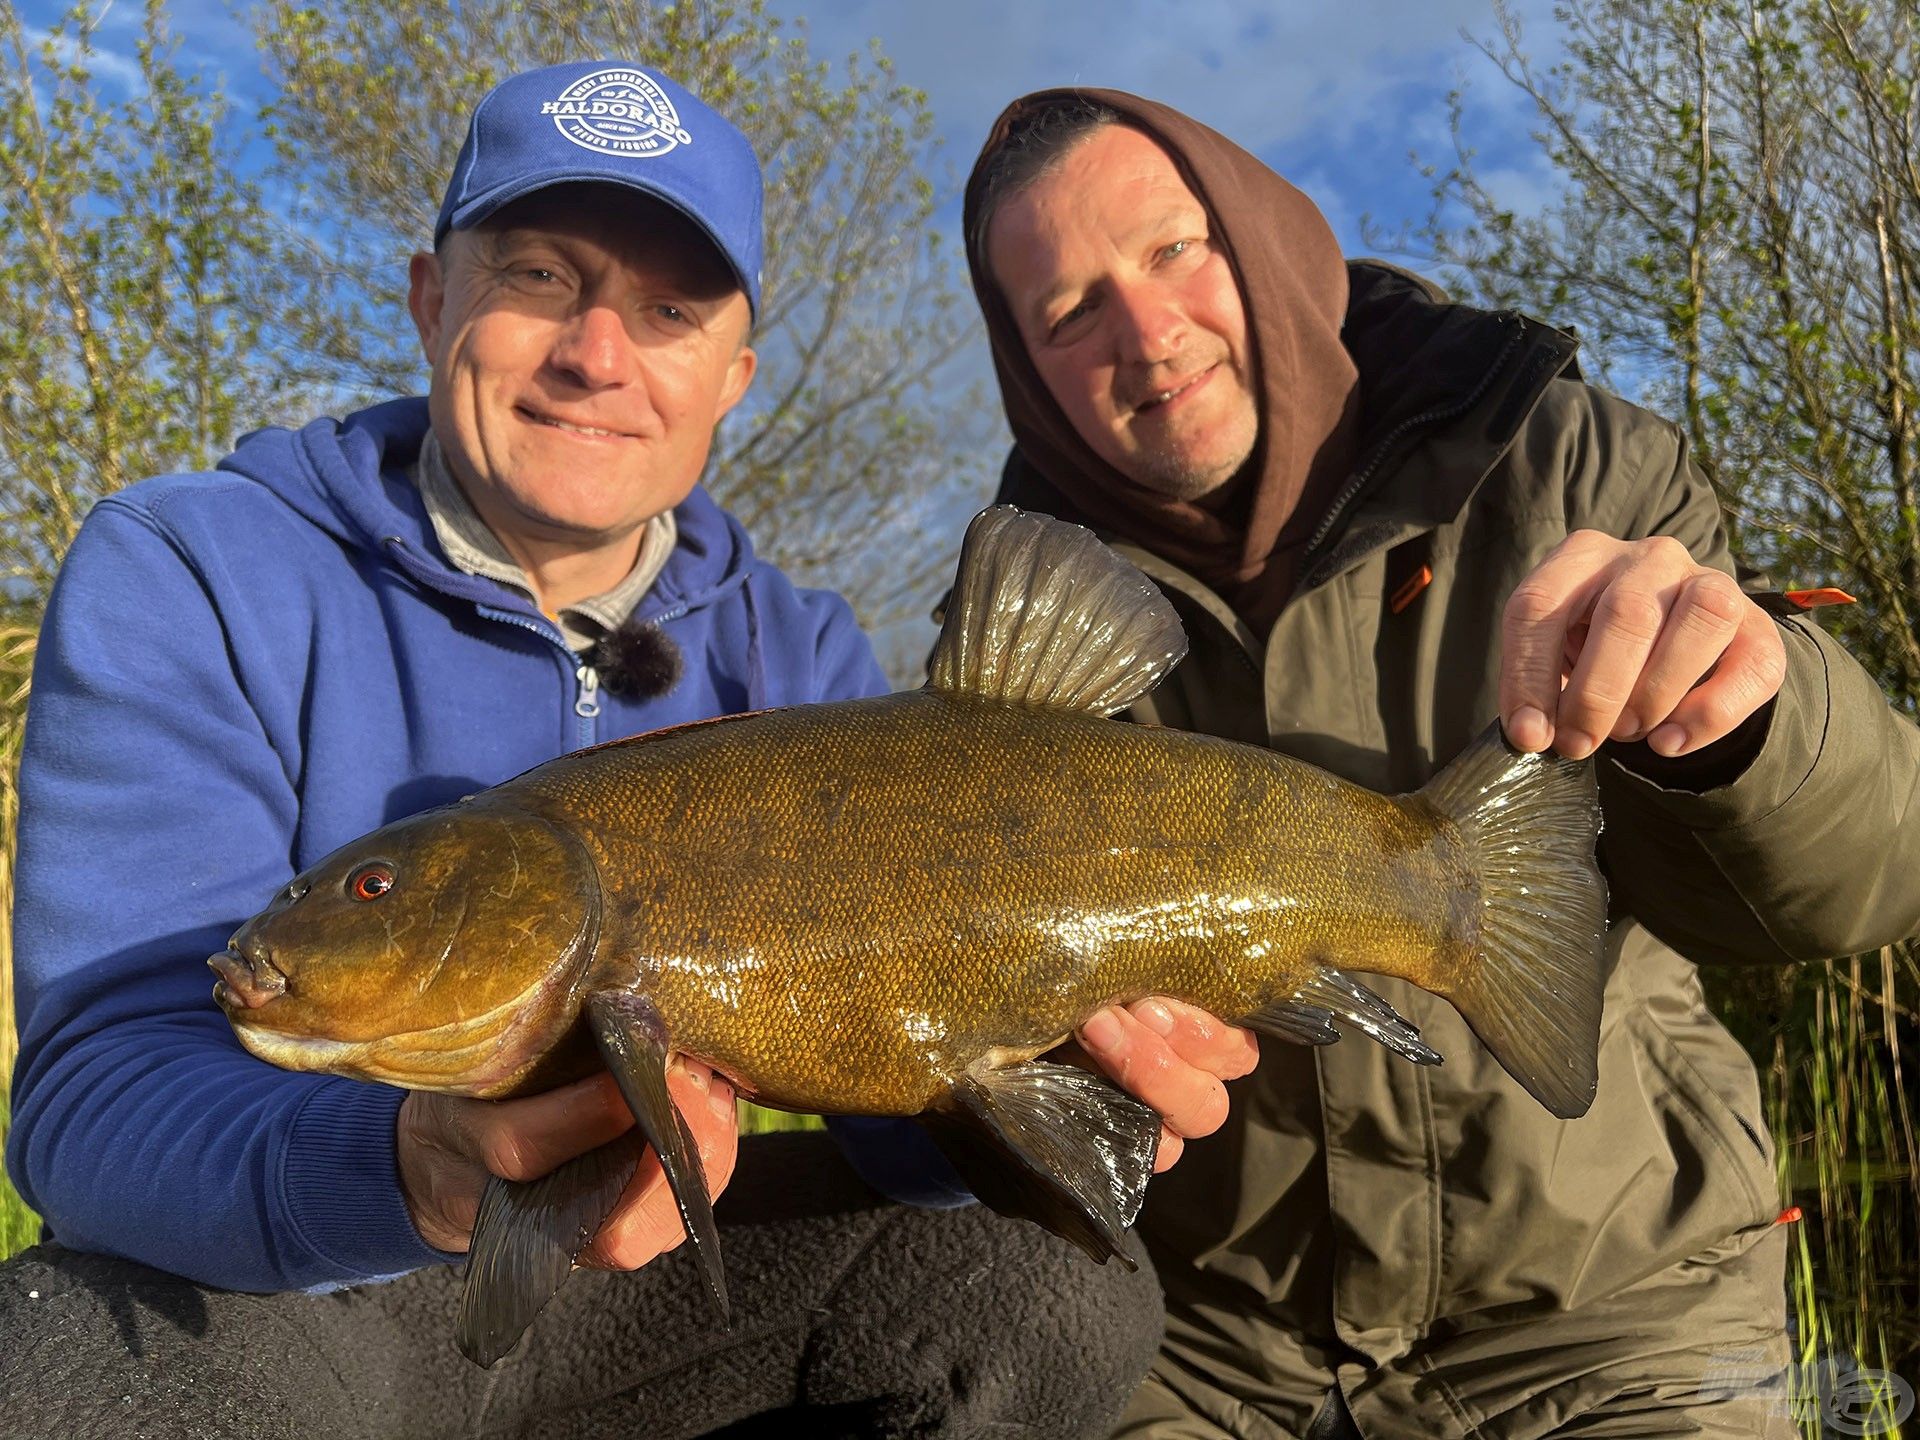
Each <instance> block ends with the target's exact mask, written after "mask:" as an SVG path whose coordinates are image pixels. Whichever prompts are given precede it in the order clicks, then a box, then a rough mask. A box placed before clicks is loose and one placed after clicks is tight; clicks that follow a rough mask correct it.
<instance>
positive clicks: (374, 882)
mask: <svg viewBox="0 0 1920 1440" xmlns="http://www.w3.org/2000/svg"><path fill="white" fill-rule="evenodd" d="M392 888H393V871H391V870H389V869H388V868H387V867H386V866H384V865H369V866H367V867H366V868H365V869H364V870H359V871H356V872H355V874H354V876H353V878H352V879H351V880H349V881H348V882H347V889H348V890H350V891H351V892H352V893H353V898H354V899H356V900H378V899H379V898H380V897H381V896H382V895H384V894H386V893H387V892H388V891H389V890H391V889H392Z"/></svg>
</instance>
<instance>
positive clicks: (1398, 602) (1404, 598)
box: [1387, 565, 1433, 615]
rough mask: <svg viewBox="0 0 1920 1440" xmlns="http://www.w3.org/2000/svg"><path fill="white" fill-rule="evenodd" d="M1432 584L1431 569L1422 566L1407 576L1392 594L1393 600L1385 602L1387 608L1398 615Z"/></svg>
mask: <svg viewBox="0 0 1920 1440" xmlns="http://www.w3.org/2000/svg"><path fill="white" fill-rule="evenodd" d="M1432 583H1433V567H1432V566H1431V565H1422V566H1421V567H1420V568H1419V569H1418V570H1416V571H1414V572H1413V574H1411V575H1409V576H1408V577H1407V579H1406V583H1405V584H1403V585H1402V586H1401V587H1400V588H1399V589H1398V590H1396V591H1394V592H1393V598H1392V599H1391V600H1389V601H1388V602H1387V608H1388V609H1390V610H1392V611H1393V613H1394V614H1396V615H1398V614H1399V613H1400V612H1401V611H1402V610H1404V609H1406V608H1407V606H1409V605H1411V604H1412V603H1413V602H1414V601H1415V600H1418V599H1419V598H1420V592H1421V591H1422V590H1424V589H1426V588H1427V586H1429V585H1431V584H1432Z"/></svg>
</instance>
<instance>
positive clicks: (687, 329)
mask: <svg viewBox="0 0 1920 1440" xmlns="http://www.w3.org/2000/svg"><path fill="white" fill-rule="evenodd" d="M409 303H410V307H411V309H412V311H413V316H414V321H415V323H416V325H418V327H419V330H420V338H421V344H422V346H423V348H424V349H425V351H426V355H427V358H428V360H429V361H430V362H431V363H432V366H433V383H432V390H431V392H430V399H429V407H430V409H431V412H432V416H433V428H434V433H435V435H436V436H438V438H439V440H440V443H441V446H442V447H443V449H444V450H445V452H446V456H447V461H448V464H449V466H450V467H451V469H452V471H453V473H454V475H455V476H456V477H457V478H458V479H459V481H460V484H461V487H462V489H464V490H465V491H466V493H467V497H468V499H469V500H470V501H471V502H472V503H473V506H474V508H475V509H476V510H477V511H478V512H479V513H480V516H481V518H482V519H483V520H485V521H486V522H487V525H488V527H489V528H490V529H492V530H493V531H494V533H495V534H496V535H498V536H499V537H500V538H501V540H502V541H503V542H505V543H506V544H507V546H508V548H509V550H511V551H513V552H514V553H515V554H516V556H519V555H520V554H521V553H522V551H523V549H524V548H526V547H527V546H529V545H531V546H537V547H553V546H561V547H583V548H584V547H593V546H599V545H606V544H611V543H616V542H618V541H619V540H621V539H623V538H625V537H626V536H628V535H631V534H633V533H635V532H636V531H637V530H638V529H639V527H640V526H642V525H644V524H645V523H646V522H647V521H648V520H649V519H651V518H652V517H653V516H655V515H657V514H660V513H661V512H662V511H665V510H669V509H671V508H672V507H673V506H675V505H677V504H679V503H680V501H682V500H684V499H685V498H686V496H687V493H688V492H689V491H690V490H691V489H692V488H693V485H694V482H695V481H696V480H697V479H698V478H699V476H700V470H701V467H702V465H704V464H705V462H706V458H707V450H708V448H709V446H710V445H711V444H712V440H713V429H714V426H715V425H716V424H717V423H718V422H719V420H720V418H721V417H722V416H723V415H725V414H726V413H727V412H728V411H729V410H731V409H732V408H733V406H734V405H735V404H736V403H737V402H738V401H739V399H740V397H741V396H742V395H744V394H745V393H746V389H747V385H748V384H749V382H750V381H751V380H752V378H753V371H754V354H753V351H752V350H750V349H748V348H746V343H745V342H746V335H747V327H748V324H749V321H750V312H749V309H748V305H747V299H746V296H745V295H744V294H742V293H741V290H740V288H739V284H738V282H737V281H736V280H735V278H734V276H733V275H732V273H731V272H730V271H729V270H728V268H727V265H726V262H725V261H724V260H722V259H721V257H720V254H719V252H718V251H717V250H716V249H715V247H714V245H713V243H712V242H711V241H710V240H708V239H707V238H706V236H705V235H703V234H702V233H701V232H700V231H699V230H698V229H697V228H696V227H695V226H694V225H693V224H692V223H691V222H689V221H688V220H686V219H685V218H683V217H682V216H681V215H680V214H679V213H678V212H676V211H674V210H672V209H670V208H668V207H667V206H664V205H661V204H659V203H657V202H655V201H652V200H649V199H648V198H646V197H645V196H642V195H639V194H636V193H635V192H633V191H630V190H624V189H621V188H618V187H610V186H579V185H574V186H559V187H555V188H553V189H548V190H542V191H539V192H537V193H535V194H533V195H531V196H529V197H527V198H526V199H525V200H521V201H518V202H516V203H514V204H512V205H509V206H508V207H506V208H505V209H504V210H502V211H501V212H500V213H499V214H497V215H495V216H493V217H491V218H490V219H489V220H487V221H486V222H485V223H483V224H481V225H479V226H477V227H475V228H474V229H472V230H466V231H455V232H453V233H452V234H450V235H448V237H447V239H446V242H445V243H444V244H443V245H442V247H441V251H440V253H439V254H438V255H437V256H416V257H415V258H414V263H413V275H412V292H411V295H410V297H409Z"/></svg>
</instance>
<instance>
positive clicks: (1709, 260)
mask: <svg viewBox="0 0 1920 1440" xmlns="http://www.w3.org/2000/svg"><path fill="white" fill-rule="evenodd" d="M1496 13H1497V15H1498V19H1499V34H1498V36H1497V38H1495V39H1493V40H1491V41H1485V42H1481V48H1482V49H1483V50H1484V51H1485V53H1486V54H1487V55H1488V56H1489V57H1490V58H1491V59H1492V60H1493V61H1494V62H1495V63H1496V64H1497V65H1498V66H1499V67H1500V69H1501V70H1502V71H1503V72H1504V73H1505V75H1506V76H1507V78H1508V79H1509V80H1510V81H1512V82H1513V83H1514V84H1515V85H1517V86H1518V87H1520V89H1521V90H1523V91H1524V92H1525V94H1526V95H1527V96H1528V97H1530V98H1531V100H1532V101H1533V103H1534V107H1535V110H1536V113H1537V115H1538V117H1539V121H1540V126H1539V129H1538V131H1537V133H1536V136H1535V138H1536V140H1537V141H1538V143H1539V145H1540V146H1541V148H1542V150H1543V152H1544V154H1545V156H1546V158H1547V159H1548V160H1549V161H1550V162H1551V164H1552V166H1553V168H1554V170H1555V171H1556V172H1557V174H1558V176H1559V178H1560V179H1561V180H1562V181H1563V182H1564V190H1563V192H1562V198H1561V199H1560V201H1559V203H1558V204H1557V205H1554V206H1550V207H1548V208H1546V209H1544V210H1542V211H1540V212H1539V213H1534V214H1523V213H1517V212H1516V211H1515V210H1514V209H1512V208H1510V207H1508V206H1506V205H1504V204H1503V203H1502V202H1501V200H1500V198H1499V196H1498V194H1497V193H1496V188H1495V187H1490V186H1489V185H1488V184H1487V183H1485V182H1484V181H1483V180H1482V178H1481V176H1480V174H1479V172H1478V171H1477V169H1476V167H1475V163H1474V160H1475V157H1474V154H1473V151H1472V149H1471V148H1470V147H1469V146H1468V145H1467V144H1466V142H1465V134H1464V130H1463V127H1462V124H1461V122H1462V119H1463V110H1462V105H1463V103H1464V97H1463V96H1461V95H1458V94H1456V96H1455V97H1454V118H1455V136H1456V141H1457V152H1456V157H1455V160H1454V163H1453V164H1452V165H1451V166H1450V167H1449V168H1448V169H1446V170H1445V171H1444V172H1437V173H1436V190H1435V195H1436V199H1437V201H1438V202H1439V203H1438V206H1437V208H1436V211H1435V215H1434V217H1433V219H1432V221H1431V222H1430V223H1429V225H1428V226H1427V227H1426V229H1425V230H1424V231H1423V232H1422V234H1421V239H1422V240H1423V241H1424V242H1425V245H1426V247H1427V249H1428V253H1430V254H1431V256H1432V257H1433V258H1435V259H1437V260H1439V261H1441V262H1442V263H1444V264H1446V265H1448V266H1450V267H1452V268H1453V270H1454V271H1455V272H1456V273H1458V274H1460V275H1461V276H1462V277H1463V278H1464V279H1465V281H1466V283H1467V285H1468V286H1469V288H1470V289H1471V290H1472V291H1474V292H1475V293H1477V294H1479V295H1480V296H1482V297H1483V298H1486V299H1489V300H1492V301H1496V302H1499V303H1509V304H1522V305H1526V306H1530V307H1533V308H1536V309H1537V310H1538V311H1540V313H1542V314H1544V315H1547V316H1549V317H1552V318H1554V319H1556V320H1557V321H1559V322H1560V323H1565V324H1570V325H1573V326H1574V327H1575V328H1577V329H1578V330H1579V332H1580V334H1581V336H1582V338H1583V340H1584V341H1585V342H1586V345H1587V353H1588V355H1589V356H1590V357H1593V358H1597V360H1598V362H1599V364H1600V366H1601V368H1602V369H1603V370H1604V371H1606V372H1608V373H1610V374H1611V375H1612V376H1613V377H1614V378H1615V380H1616V381H1619V382H1621V383H1623V384H1624V385H1625V387H1626V388H1628V389H1632V390H1637V391H1638V392H1640V393H1641V394H1642V395H1644V396H1645V397H1646V398H1647V399H1648V400H1649V401H1650V403H1653V404H1654V405H1656V406H1657V407H1659V408H1662V409H1664V410H1667V411H1668V412H1669V413H1672V414H1673V415H1675V416H1676V418H1679V419H1681V420H1682V421H1683V423H1684V424H1685V426H1686V429H1687V433H1688V437H1689V440H1690V441H1691V444H1692V448H1693V453H1694V456H1695V458H1696V460H1697V461H1698V462H1699V463H1700V464H1702V465H1703V466H1704V467H1705V468H1706V469H1707V471H1708V473H1709V474H1710V475H1711V476H1712V477H1713V479H1714V480H1715V482H1716V484H1717V485H1718V487H1719V489H1720V492H1721V495H1722V498H1723V500H1724V501H1725V502H1726V504H1727V506H1728V508H1729V511H1730V513H1731V515H1732V518H1733V520H1734V523H1735V526H1736V540H1737V541H1738V542H1739V546H1740V548H1741V549H1742V551H1743V552H1744V554H1745V556H1746V558H1748V559H1749V560H1751V561H1753V562H1755V563H1757V564H1760V565H1762V566H1764V567H1766V568H1768V569H1769V570H1772V571H1774V572H1776V573H1777V575H1778V577H1780V578H1782V579H1784V580H1792V581H1795V582H1798V583H1803V584H1812V583H1831V584H1839V585H1843V586H1846V587H1847V588H1849V589H1850V590H1852V591H1853V593H1855V594H1857V595H1858V596H1859V597H1860V598H1861V600H1862V602H1863V603H1862V604H1861V606H1860V607H1859V608H1858V609H1857V610H1854V611H1852V612H1849V613H1846V614H1842V615H1839V616H1836V617H1835V624H1836V626H1837V627H1838V628H1839V629H1840V630H1841V631H1842V632H1843V633H1844V635H1845V637H1846V638H1847V640H1848V641H1849V643H1850V644H1851V645H1852V647H1853V649H1854V651H1855V653H1856V654H1858V655H1859V656H1860V657H1861V658H1862V660H1863V661H1864V662H1865V663H1867V664H1868V665H1869V666H1870V667H1871V668H1872V669H1873V670H1874V671H1875V673H1876V674H1877V676H1878V678H1879V679H1880V680H1881V681H1882V682H1883V684H1884V685H1885V686H1886V689H1887V691H1888V693H1889V694H1890V695H1891V696H1892V697H1893V698H1894V699H1895V701H1896V702H1897V703H1899V704H1901V705H1902V706H1904V707H1905V708H1906V709H1907V710H1908V712H1909V713H1920V611H1917V610H1916V606H1920V507H1917V502H1920V403H1917V402H1920V390H1917V389H1916V387H1917V386H1920V110H1917V109H1916V99H1917V98H1920V97H1916V91H1915V86H1916V83H1917V82H1916V80H1915V76H1916V73H1920V69H1917V67H1920V8H1916V6H1915V4H1914V3H1913V0H1890V3H1877V4H1867V3H1859V4H1854V3H1843V0H1568V3H1565V4H1563V5H1562V6H1561V7H1560V9H1559V11H1558V14H1559V15H1560V18H1561V21H1562V29H1563V34H1564V40H1565V46H1566V49H1565V58H1564V59H1563V60H1562V61H1561V62H1560V63H1558V64H1556V65H1554V66H1551V67H1548V68H1546V69H1544V70H1542V69H1540V68H1538V67H1536V66H1535V65H1534V64H1533V62H1532V61H1531V60H1530V59H1529V57H1528V55H1527V52H1526V50H1525V48H1524V47H1523V44H1522V37H1521V34H1520V27H1519V25H1518V23H1517V22H1516V21H1515V20H1514V19H1513V17H1512V15H1511V14H1510V13H1509V12H1508V11H1506V10H1505V8H1504V7H1503V6H1500V7H1496Z"/></svg>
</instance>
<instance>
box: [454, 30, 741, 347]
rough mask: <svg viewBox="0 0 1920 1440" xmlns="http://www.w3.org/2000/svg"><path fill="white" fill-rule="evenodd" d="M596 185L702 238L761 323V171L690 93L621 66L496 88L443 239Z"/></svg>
mask: <svg viewBox="0 0 1920 1440" xmlns="http://www.w3.org/2000/svg"><path fill="white" fill-rule="evenodd" d="M579 181H599V182H602V183H605V184H610V185H625V186H627V187H628V188H629V189H633V190H638V191H641V192H642V193H643V194H647V195H651V196H653V197H654V198H655V199H658V200H662V201H664V202H665V203H667V204H668V205H671V206H672V207H673V208H674V209H676V210H678V211H679V212H680V213H681V214H682V215H685V216H686V217H687V218H688V219H689V220H691V221H692V222H693V223H694V224H695V225H698V226H699V227H700V228H701V229H702V230H703V231H705V232H706V234H707V238H708V239H710V240H712V241H713V243H714V245H715V246H716V247H718V249H719V251H720V253H721V254H722V255H723V256H725V257H726V261H727V264H728V265H729V266H731V267H732V269H733V273H734V274H735V275H736V276H737V277H738V278H739V281H740V288H741V289H742V290H744V291H746V292H747V303H748V304H749V305H750V306H752V307H753V312H754V314H755V315H756V316H758V315H759V313H760V246H761V236H760V209H761V183H760V161H759V159H758V158H757V157H756V156H755V155H754V153H753V146H752V145H750V144H748V143H747V137H746V136H745V135H742V134H741V133H740V131H739V130H738V129H736V128H735V127H734V125H733V124H732V122H731V121H728V120H725V119H723V118H722V117H721V116H720V115H719V113H718V112H717V111H714V110H711V109H709V108H708V107H707V105H706V104H705V102H703V101H702V100H700V99H699V98H698V97H697V96H695V95H694V94H693V93H692V92H691V91H690V90H687V89H685V88H684V87H683V86H680V85H677V84H675V83H674V82H673V81H672V80H669V79H668V78H667V77H666V76H665V75H662V74H660V73H659V72H658V71H654V70H648V69H645V68H643V67H642V66H639V65H631V64H627V63H625V62H623V61H619V60H586V61H576V62H575V63H573V64H570V65H549V66H547V67H546V68H545V69H542V70H529V71H526V72H525V73H524V74H520V75H515V76H512V77H510V78H509V79H506V80H503V81H501V82H500V83H499V84H498V85H496V86H494V88H493V89H492V90H489V91H488V92H487V94H486V95H485V96H484V97H483V98H482V99H481V101H480V103H479V104H478V105H477V106H475V107H474V111H473V120H472V123H470V124H469V125H468V126H467V138H466V142H465V143H464V144H462V145H461V147H460V158H459V159H458V160H456V161H455V162H454V165H453V178H452V179H451V180H449V181H448V182H447V194H446V198H445V199H444V200H442V201H441V202H440V218H439V220H438V221H437V222H436V223H435V225H434V227H433V243H434V244H435V245H436V246H437V245H439V243H440V242H441V241H442V240H444V239H445V238H446V235H447V232H448V231H449V230H465V229H468V228H470V227H472V226H474V225H478V224H479V223H480V222H481V221H482V220H485V219H486V218H487V217H488V216H489V215H491V214H493V213H494V211H496V210H498V209H499V208H500V207H501V206H503V205H506V204H507V203H509V202H510V201H514V200H518V199H519V198H520V197H521V196H523V195H531V194H532V193H533V192H534V191H536V190H544V189H546V188H547V187H548V186H550V185H566V184H572V183H575V182H579Z"/></svg>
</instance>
